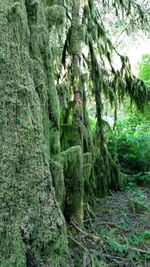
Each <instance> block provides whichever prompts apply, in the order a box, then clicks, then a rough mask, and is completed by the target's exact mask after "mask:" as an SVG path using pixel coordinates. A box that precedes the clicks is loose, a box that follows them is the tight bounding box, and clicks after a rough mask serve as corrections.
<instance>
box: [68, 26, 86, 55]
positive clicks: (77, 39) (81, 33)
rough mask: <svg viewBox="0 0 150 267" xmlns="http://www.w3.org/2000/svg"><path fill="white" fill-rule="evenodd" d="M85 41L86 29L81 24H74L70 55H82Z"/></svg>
mask: <svg viewBox="0 0 150 267" xmlns="http://www.w3.org/2000/svg"><path fill="white" fill-rule="evenodd" d="M84 39H85V27H84V25H80V24H75V23H74V24H73V25H72V27H71V33H70V40H69V53H70V54H71V55H78V54H80V53H81V48H82V47H81V45H82V42H83V41H84Z"/></svg>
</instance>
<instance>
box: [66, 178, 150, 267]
mask: <svg viewBox="0 0 150 267" xmlns="http://www.w3.org/2000/svg"><path fill="white" fill-rule="evenodd" d="M133 178H134V177H133ZM130 179H131V177H130V178H129V180H130ZM87 210H88V209H87ZM89 212H90V210H89ZM149 217H150V203H149V185H148V184H147V186H146V187H139V186H137V185H136V183H135V182H134V181H132V184H130V183H129V184H128V186H127V187H126V190H125V191H124V192H118V193H113V192H110V195H109V196H108V197H106V198H104V199H101V200H100V201H98V202H97V207H96V210H95V217H94V216H93V217H92V216H91V215H89V213H88V211H87V218H86V219H85V228H84V229H81V228H80V226H79V225H74V231H73V230H70V231H69V234H68V235H69V240H70V246H71V248H72V250H71V251H72V258H73V260H74V266H75V267H101V266H102V267H106V266H108V267H113V266H116V267H117V266H122V267H123V266H129V267H134V266H138V267H144V266H145V267H148V266H150V228H149Z"/></svg>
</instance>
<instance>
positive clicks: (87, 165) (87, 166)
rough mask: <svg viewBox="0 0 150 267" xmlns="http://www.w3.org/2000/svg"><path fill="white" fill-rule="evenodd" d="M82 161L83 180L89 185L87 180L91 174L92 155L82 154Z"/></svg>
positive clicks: (88, 153)
mask: <svg viewBox="0 0 150 267" xmlns="http://www.w3.org/2000/svg"><path fill="white" fill-rule="evenodd" d="M83 159H84V167H83V169H84V179H85V181H86V182H87V183H89V179H90V176H91V173H92V167H93V159H92V153H90V152H87V153H84V154H83Z"/></svg>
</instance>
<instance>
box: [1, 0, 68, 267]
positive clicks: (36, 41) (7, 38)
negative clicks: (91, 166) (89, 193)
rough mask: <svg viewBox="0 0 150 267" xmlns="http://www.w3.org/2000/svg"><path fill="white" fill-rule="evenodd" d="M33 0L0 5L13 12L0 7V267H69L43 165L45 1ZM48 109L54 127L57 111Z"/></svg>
mask: <svg viewBox="0 0 150 267" xmlns="http://www.w3.org/2000/svg"><path fill="white" fill-rule="evenodd" d="M20 2H21V4H20ZM24 2H26V5H25V3H24ZM38 3H39V4H38V6H37V5H36V4H35V1H19V4H18V2H17V3H16V4H15V5H14V1H13V0H11V1H10V0H4V1H2V3H1V7H2V9H3V10H5V11H8V10H9V11H11V15H10V18H11V19H10V20H8V18H7V16H8V13H7V12H6V14H4V13H2V12H0V32H1V38H0V46H1V49H2V52H3V53H4V54H6V55H7V61H6V63H5V64H2V67H1V83H0V147H1V149H0V158H1V161H0V180H1V186H0V203H1V212H0V266H1V267H6V266H7V267H13V266H14V267H25V266H27V261H30V265H31V262H33V263H34V265H35V266H38V267H40V266H46V265H47V266H54V267H56V266H57V267H58V266H59V267H66V266H70V255H69V251H68V243H67V235H66V227H65V221H64V218H63V215H62V213H61V210H60V207H59V205H58V202H57V201H56V199H55V193H54V189H53V186H52V179H51V173H50V168H49V152H48V150H49V146H50V142H49V138H50V131H49V127H50V126H49V125H50V123H49V121H50V118H49V105H48V101H49V93H48V92H49V90H51V86H50V82H49V78H48V77H49V76H51V77H52V79H53V75H52V73H51V72H52V69H50V68H49V65H51V60H52V59H51V57H50V50H49V36H48V29H47V27H46V25H47V24H46V14H45V9H46V6H45V1H41V0H39V1H38ZM11 4H12V6H11ZM36 8H37V9H36ZM9 14H10V13H9ZM6 32H7V34H6ZM50 103H51V105H53V101H52V100H51V102H50ZM51 110H53V108H52V107H51ZM54 110H55V108H54ZM52 113H53V116H51V120H53V121H54V123H55V125H56V127H58V124H59V122H57V119H54V118H56V117H57V114H56V113H57V111H56V112H55V114H54V112H52ZM47 125H48V126H47ZM47 140H48V141H47ZM61 171H62V170H61ZM62 244H63V245H62ZM28 264H29V262H28Z"/></svg>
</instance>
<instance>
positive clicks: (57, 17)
mask: <svg viewBox="0 0 150 267" xmlns="http://www.w3.org/2000/svg"><path fill="white" fill-rule="evenodd" d="M46 13H47V21H48V26H49V29H50V28H51V27H52V26H54V25H55V26H59V25H62V24H63V23H64V21H65V17H66V11H65V8H64V7H62V6H60V5H52V6H50V7H48V8H47V11H46Z"/></svg>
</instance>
